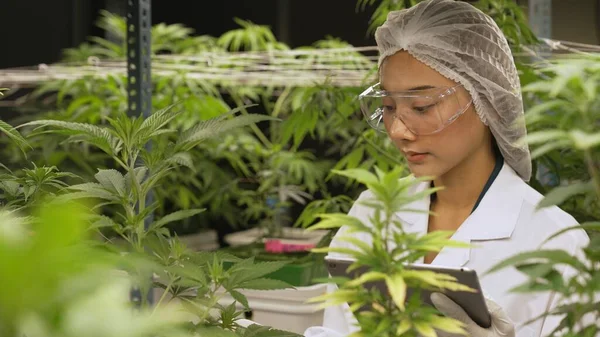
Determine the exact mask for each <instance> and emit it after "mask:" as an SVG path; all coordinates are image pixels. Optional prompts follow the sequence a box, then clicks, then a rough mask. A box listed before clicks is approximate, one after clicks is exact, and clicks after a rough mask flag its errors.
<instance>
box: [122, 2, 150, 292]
mask: <svg viewBox="0 0 600 337" xmlns="http://www.w3.org/2000/svg"><path fill="white" fill-rule="evenodd" d="M150 9H151V2H150V0H127V113H128V114H129V115H130V116H141V117H144V118H148V117H149V116H150V115H151V114H152V78H151V56H152V49H151V46H152V34H151V33H152V17H151V12H150ZM150 146H151V145H150V144H146V147H147V149H148V150H150ZM152 199H153V197H152V193H151V192H150V193H148V196H147V199H146V204H147V205H150V204H152V202H153V200H152ZM152 218H153V216H152V214H150V215H149V216H148V217H147V218H146V219H144V225H145V227H146V228H148V226H149V225H150V223H151V222H152ZM150 277H151V276H150ZM141 296H142V294H141V292H140V291H139V289H135V290H134V291H132V294H131V297H132V300H133V302H134V303H140V302H141V298H142V297H141ZM147 298H148V302H149V303H152V302H153V296H152V291H150V292H149V293H148V294H147Z"/></svg>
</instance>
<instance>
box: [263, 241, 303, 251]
mask: <svg viewBox="0 0 600 337" xmlns="http://www.w3.org/2000/svg"><path fill="white" fill-rule="evenodd" d="M313 248H315V245H314V244H310V243H308V244H306V243H302V244H299V243H288V242H282V241H281V240H275V239H272V240H266V241H265V250H266V251H267V252H269V253H291V252H303V251H307V250H311V249H313Z"/></svg>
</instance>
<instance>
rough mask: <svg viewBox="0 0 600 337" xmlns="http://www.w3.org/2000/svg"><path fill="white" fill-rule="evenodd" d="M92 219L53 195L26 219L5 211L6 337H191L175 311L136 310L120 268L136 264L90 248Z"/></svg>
mask: <svg viewBox="0 0 600 337" xmlns="http://www.w3.org/2000/svg"><path fill="white" fill-rule="evenodd" d="M90 215H91V214H90V213H88V212H87V211H86V210H85V209H84V208H83V207H81V206H80V205H77V204H74V203H72V202H58V201H57V200H56V199H54V198H50V199H46V203H45V204H40V205H38V206H36V207H35V208H33V209H32V210H31V211H30V212H29V213H27V214H23V213H20V212H19V213H17V212H15V211H9V210H7V209H4V208H3V209H1V210H0V261H2V263H0V273H1V274H2V277H1V278H0V334H1V335H2V336H6V337H17V336H48V337H58V336H61V337H75V336H83V335H86V336H96V337H117V336H118V337H143V336H148V337H149V336H162V337H171V336H172V337H175V336H180V337H183V336H186V334H184V333H183V332H184V330H183V329H182V327H181V322H183V317H181V314H180V313H178V312H177V311H176V310H174V308H168V307H161V308H157V309H156V311H155V312H151V311H150V310H143V311H135V310H132V307H131V303H129V301H128V293H129V286H130V284H131V280H130V279H129V278H128V277H127V276H126V274H123V273H120V272H119V271H118V270H119V269H120V267H122V266H124V265H132V264H135V263H136V262H133V261H132V260H131V259H124V258H123V257H121V256H119V255H117V254H112V253H110V252H108V251H106V250H103V249H100V248H99V247H97V246H95V245H93V244H90V241H89V240H90V239H91V238H90V236H89V232H88V231H86V227H87V219H88V218H89V216H90ZM157 317H160V319H157ZM187 336H191V334H190V335H187Z"/></svg>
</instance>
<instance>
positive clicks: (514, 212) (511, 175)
mask: <svg viewBox="0 0 600 337" xmlns="http://www.w3.org/2000/svg"><path fill="white" fill-rule="evenodd" d="M524 187H525V185H524V184H523V181H522V180H521V178H519V176H518V175H517V174H516V173H515V171H514V170H513V169H512V168H511V167H510V166H508V165H507V164H504V166H503V167H502V170H501V171H500V173H499V174H498V176H497V177H496V179H495V180H494V182H493V183H492V185H491V186H490V188H489V190H488V191H487V193H486V194H485V195H484V197H483V199H482V200H481V202H480V204H479V206H478V207H477V209H476V210H475V211H474V212H473V213H472V214H471V215H470V216H469V217H468V218H467V220H465V222H464V223H463V224H462V225H461V226H460V227H459V228H458V230H457V231H456V232H455V233H454V235H453V236H452V238H451V239H452V240H455V241H459V242H463V243H466V244H471V245H472V246H471V248H452V247H446V248H444V249H442V251H440V253H439V254H438V256H437V257H436V258H435V259H434V260H433V261H432V264H436V265H444V266H449V267H462V266H464V265H466V264H467V262H469V259H470V257H471V254H472V252H473V250H474V249H477V245H478V242H484V241H488V240H502V239H508V238H510V237H511V235H512V233H513V231H514V229H515V226H516V224H517V220H518V218H519V212H520V210H521V205H522V204H523V192H524ZM425 231H427V229H425Z"/></svg>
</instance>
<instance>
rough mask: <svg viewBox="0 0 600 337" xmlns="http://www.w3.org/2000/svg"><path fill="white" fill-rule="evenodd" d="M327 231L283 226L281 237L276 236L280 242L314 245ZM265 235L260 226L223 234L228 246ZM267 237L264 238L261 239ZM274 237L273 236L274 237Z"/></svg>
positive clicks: (242, 243)
mask: <svg viewBox="0 0 600 337" xmlns="http://www.w3.org/2000/svg"><path fill="white" fill-rule="evenodd" d="M327 233H328V231H324V230H316V231H310V232H309V231H307V230H306V229H303V228H293V227H284V228H283V238H277V240H280V241H281V242H282V243H288V244H313V245H316V244H317V243H319V241H321V239H322V238H323V237H324V236H325V235H327ZM264 235H265V230H264V229H262V228H258V227H255V228H251V229H248V230H245V231H241V232H236V233H231V234H227V235H225V242H227V243H228V244H229V245H230V246H243V245H248V244H251V243H253V242H256V241H257V240H259V238H261V237H263V236H264ZM268 239H269V238H264V239H263V241H266V240H268ZM274 239H275V238H274Z"/></svg>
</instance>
